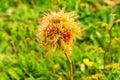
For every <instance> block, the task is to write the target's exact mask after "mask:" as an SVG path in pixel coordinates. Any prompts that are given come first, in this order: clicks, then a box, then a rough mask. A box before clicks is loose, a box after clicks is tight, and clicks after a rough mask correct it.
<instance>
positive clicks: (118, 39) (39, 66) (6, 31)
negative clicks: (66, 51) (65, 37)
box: [0, 0, 120, 80]
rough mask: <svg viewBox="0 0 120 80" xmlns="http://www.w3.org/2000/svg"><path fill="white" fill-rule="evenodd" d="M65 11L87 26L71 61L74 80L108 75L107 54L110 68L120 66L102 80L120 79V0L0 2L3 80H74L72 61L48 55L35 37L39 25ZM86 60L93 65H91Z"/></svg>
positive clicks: (0, 61) (83, 28)
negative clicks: (50, 15)
mask: <svg viewBox="0 0 120 80" xmlns="http://www.w3.org/2000/svg"><path fill="white" fill-rule="evenodd" d="M62 7H66V9H65V12H71V11H73V12H75V13H76V14H77V15H78V21H79V22H80V23H81V30H82V36H81V37H80V38H79V39H77V42H76V43H75V46H74V49H73V52H72V54H71V56H70V58H71V60H72V62H73V72H74V80H86V79H85V78H86V77H87V76H91V75H94V74H97V73H102V69H103V61H104V60H103V56H104V51H106V65H108V64H109V65H113V64H118V65H119V67H117V68H116V67H114V66H112V67H111V68H109V69H107V70H106V71H105V75H104V76H103V77H102V78H98V80H119V79H120V32H119V30H120V23H119V22H120V19H119V18H120V0H0V80H61V79H62V80H69V79H70V78H69V64H68V62H67V59H66V58H65V57H64V56H63V55H62V56H61V54H54V55H53V56H45V55H44V53H43V51H42V50H41V47H40V43H39V39H37V37H36V36H35V35H36V33H35V30H36V26H37V25H38V23H37V20H38V19H39V18H40V17H42V16H44V15H45V14H46V13H48V12H49V11H50V10H52V11H58V10H59V9H61V8H62ZM111 14H112V16H111ZM114 15H115V16H114ZM113 17H115V19H114V18H113ZM110 27H113V28H112V30H111V32H110V31H109V30H110ZM110 34H111V37H110ZM110 41H111V42H110ZM109 42H110V45H109V46H108V47H107V48H108V49H106V46H107V45H108V44H109ZM84 59H89V60H90V61H91V62H93V65H91V66H86V64H85V63H84V61H83V60H84ZM89 80H90V79H89ZM94 80H96V79H94Z"/></svg>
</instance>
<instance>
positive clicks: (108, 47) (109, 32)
mask: <svg viewBox="0 0 120 80" xmlns="http://www.w3.org/2000/svg"><path fill="white" fill-rule="evenodd" d="M113 27H114V24H113V25H112V26H111V28H110V29H109V30H108V34H109V36H110V38H109V43H108V45H107V46H106V48H105V52H104V69H103V74H104V73H105V64H106V53H107V51H108V50H109V49H110V45H111V43H112V29H113Z"/></svg>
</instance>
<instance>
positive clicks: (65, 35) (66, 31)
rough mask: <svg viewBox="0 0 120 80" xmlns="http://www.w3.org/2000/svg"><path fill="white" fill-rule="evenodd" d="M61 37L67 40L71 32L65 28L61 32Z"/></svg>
mask: <svg viewBox="0 0 120 80" xmlns="http://www.w3.org/2000/svg"><path fill="white" fill-rule="evenodd" d="M63 38H64V40H65V41H69V40H70V38H71V33H70V32H69V31H68V30H65V31H64V33H63Z"/></svg>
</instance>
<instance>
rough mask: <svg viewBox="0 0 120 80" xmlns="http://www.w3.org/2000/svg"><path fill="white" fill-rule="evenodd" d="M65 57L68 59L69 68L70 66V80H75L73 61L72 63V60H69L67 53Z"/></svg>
mask: <svg viewBox="0 0 120 80" xmlns="http://www.w3.org/2000/svg"><path fill="white" fill-rule="evenodd" d="M65 56H66V57H67V59H68V62H69V66H70V80H73V72H72V61H71V59H70V58H69V56H68V55H67V53H65Z"/></svg>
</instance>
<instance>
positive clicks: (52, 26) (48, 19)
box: [37, 10, 80, 55]
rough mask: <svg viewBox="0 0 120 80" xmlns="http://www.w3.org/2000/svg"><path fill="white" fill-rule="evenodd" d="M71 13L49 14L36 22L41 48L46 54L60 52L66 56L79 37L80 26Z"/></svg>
mask: <svg viewBox="0 0 120 80" xmlns="http://www.w3.org/2000/svg"><path fill="white" fill-rule="evenodd" d="M76 18H77V17H76V15H75V14H74V13H72V12H69V13H65V12H64V10H60V11H59V12H50V13H49V14H47V15H45V16H44V17H42V18H40V19H39V20H38V23H39V25H38V26H37V34H38V37H39V38H40V39H41V42H42V48H43V50H44V51H47V52H48V53H53V52H54V51H55V50H57V49H58V50H61V51H63V52H65V53H67V54H68V55H69V54H70V53H71V50H72V46H73V44H74V41H75V40H76V38H77V37H78V36H79V35H80V26H79V23H78V22H77V21H76Z"/></svg>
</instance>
